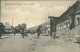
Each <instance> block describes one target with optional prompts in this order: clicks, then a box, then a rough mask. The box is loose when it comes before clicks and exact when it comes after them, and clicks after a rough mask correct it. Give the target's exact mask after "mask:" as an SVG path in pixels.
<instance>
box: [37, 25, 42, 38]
mask: <svg viewBox="0 0 80 52" xmlns="http://www.w3.org/2000/svg"><path fill="white" fill-rule="evenodd" d="M40 33H41V26H39V27H38V29H37V34H38V38H39V37H40Z"/></svg>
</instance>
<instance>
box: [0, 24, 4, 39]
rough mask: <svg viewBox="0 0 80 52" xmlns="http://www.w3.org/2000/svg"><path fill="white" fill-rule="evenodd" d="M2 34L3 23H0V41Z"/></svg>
mask: <svg viewBox="0 0 80 52" xmlns="http://www.w3.org/2000/svg"><path fill="white" fill-rule="evenodd" d="M3 32H4V25H3V23H0V39H1V36H2V33H3Z"/></svg>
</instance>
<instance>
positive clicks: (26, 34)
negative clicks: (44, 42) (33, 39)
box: [21, 26, 41, 38]
mask: <svg viewBox="0 0 80 52" xmlns="http://www.w3.org/2000/svg"><path fill="white" fill-rule="evenodd" d="M40 33H41V26H39V27H38V28H37V38H39V37H40ZM21 36H22V37H23V38H24V37H25V36H26V37H28V32H27V30H26V29H22V30H21Z"/></svg>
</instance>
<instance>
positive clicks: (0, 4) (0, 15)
mask: <svg viewBox="0 0 80 52" xmlns="http://www.w3.org/2000/svg"><path fill="white" fill-rule="evenodd" d="M0 22H1V0H0Z"/></svg>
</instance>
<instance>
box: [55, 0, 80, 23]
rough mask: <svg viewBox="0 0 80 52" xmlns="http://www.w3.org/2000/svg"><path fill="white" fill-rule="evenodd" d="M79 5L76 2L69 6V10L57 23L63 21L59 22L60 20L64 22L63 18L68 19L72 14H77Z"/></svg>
mask: <svg viewBox="0 0 80 52" xmlns="http://www.w3.org/2000/svg"><path fill="white" fill-rule="evenodd" d="M78 3H79V1H76V2H75V3H74V4H73V5H72V6H71V7H70V6H69V9H68V10H66V11H65V12H64V13H63V14H62V15H61V16H60V17H59V18H58V19H57V20H56V22H57V23H60V22H61V21H59V20H62V21H63V19H62V18H64V19H67V16H70V15H71V14H75V12H76V7H77V5H78Z"/></svg>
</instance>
